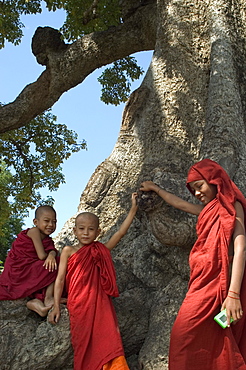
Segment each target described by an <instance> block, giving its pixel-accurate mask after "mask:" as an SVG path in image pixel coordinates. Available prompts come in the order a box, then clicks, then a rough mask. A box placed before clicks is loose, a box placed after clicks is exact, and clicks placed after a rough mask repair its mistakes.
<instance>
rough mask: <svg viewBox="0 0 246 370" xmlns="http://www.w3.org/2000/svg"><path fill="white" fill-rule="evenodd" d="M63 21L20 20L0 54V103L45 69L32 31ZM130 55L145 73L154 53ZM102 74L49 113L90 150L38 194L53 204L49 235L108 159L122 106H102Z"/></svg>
mask: <svg viewBox="0 0 246 370" xmlns="http://www.w3.org/2000/svg"><path fill="white" fill-rule="evenodd" d="M63 20H64V13H63V12H62V11H58V12H56V13H50V12H48V11H44V12H43V13H42V14H37V15H27V16H23V17H22V22H23V23H24V24H25V26H26V27H25V29H24V37H23V39H22V42H21V44H20V45H19V46H14V45H12V44H7V45H6V47H5V48H4V49H2V50H0V56H1V57H0V81H1V89H0V102H2V103H9V102H11V101H13V100H14V99H15V98H16V96H17V95H18V94H19V93H20V92H21V90H22V89H23V88H24V87H25V86H26V85H27V84H29V83H31V82H34V81H35V80H36V79H37V78H38V76H39V75H40V73H41V72H42V71H43V69H44V67H43V66H41V65H39V64H37V62H36V59H35V57H34V55H33V54H32V52H31V39H32V36H33V34H34V32H35V29H36V28H37V27H38V26H51V27H54V28H59V27H60V26H61V25H62V22H63ZM134 56H135V57H136V58H137V60H138V63H139V65H140V66H141V67H142V68H143V69H144V70H145V71H146V70H147V68H148V66H149V63H150V60H151V56H152V52H143V53H137V54H135V55H134ZM101 72H102V69H99V70H96V71H95V72H93V73H92V74H91V75H90V76H88V77H87V78H86V80H85V81H84V82H83V83H82V84H81V85H79V86H77V87H75V88H73V89H71V90H69V91H68V92H66V93H65V94H63V96H62V97H61V98H60V100H59V101H58V102H57V103H56V104H55V105H54V106H53V107H52V113H53V114H55V115H56V116H57V121H58V122H59V123H64V124H66V125H67V127H68V128H69V129H72V130H74V131H76V132H77V133H78V135H79V140H82V139H85V140H86V142H87V147H88V150H87V151H85V150H81V151H80V152H78V153H74V154H72V155H71V157H70V158H69V159H68V160H67V161H65V162H64V164H63V166H62V168H63V173H64V175H65V181H66V183H65V184H62V185H60V187H59V189H58V190H57V191H56V192H53V193H50V192H48V191H47V190H45V189H44V190H42V191H41V194H42V195H43V196H44V197H46V195H48V194H49V195H52V196H53V198H54V199H55V204H54V207H55V209H56V211H57V219H58V222H57V230H56V232H55V233H54V234H53V236H55V235H56V234H57V233H58V232H59V231H60V230H61V228H62V226H63V225H64V223H65V222H66V221H67V220H68V219H69V218H70V217H72V216H73V215H74V214H75V213H76V212H77V207H78V205H79V199H80V196H81V193H82V192H83V190H84V188H85V186H86V184H87V182H88V180H89V179H90V177H91V175H92V174H93V172H94V170H95V169H96V167H97V166H98V165H99V164H100V163H101V162H103V161H104V160H105V159H106V158H107V157H108V156H109V155H110V153H111V152H112V149H113V147H114V145H115V143H116V140H117V137H118V133H119V129H120V124H121V117H122V113H123V109H124V104H121V105H119V106H117V107H115V106H112V105H106V104H104V103H103V102H101V101H100V89H101V87H100V84H99V83H98V82H97V78H98V77H99V76H100V74H101ZM140 83H141V80H139V81H136V82H134V84H133V85H132V90H134V89H136V88H137V87H139V85H140ZM33 214H34V210H30V212H29V217H27V218H26V219H25V223H26V227H31V226H32V219H33Z"/></svg>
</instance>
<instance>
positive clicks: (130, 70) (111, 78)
mask: <svg viewBox="0 0 246 370" xmlns="http://www.w3.org/2000/svg"><path fill="white" fill-rule="evenodd" d="M141 74H143V70H142V68H141V67H139V66H138V65H137V62H136V59H135V58H134V57H126V58H124V59H120V60H117V61H116V62H114V63H113V66H112V67H109V68H106V69H105V70H104V72H103V73H102V74H101V76H100V77H99V78H98V81H99V82H100V83H101V85H102V95H101V100H102V101H103V102H104V103H106V104H114V105H118V104H120V103H121V102H125V101H126V100H127V99H128V97H129V94H130V92H131V89H130V88H131V82H132V81H134V80H137V79H138V78H139V77H140V76H141Z"/></svg>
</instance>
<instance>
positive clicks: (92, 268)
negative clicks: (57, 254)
mask: <svg viewBox="0 0 246 370" xmlns="http://www.w3.org/2000/svg"><path fill="white" fill-rule="evenodd" d="M66 286H67V292H68V301H67V307H68V310H69V315H70V330H71V338H72V345H73V348H74V369H75V370H101V369H102V368H103V365H105V364H106V363H107V362H109V361H110V360H112V359H113V358H116V357H118V356H124V350H123V346H122V341H121V336H120V332H119V328H118V324H117V318H116V314H115V310H114V307H113V304H112V301H111V297H110V296H114V297H117V296H118V295H119V293H118V288H117V285H116V276H115V270H114V265H113V261H112V258H111V254H110V251H109V249H107V248H106V247H105V246H104V245H103V244H102V243H99V242H93V243H92V244H89V245H85V246H83V247H82V248H80V249H79V250H78V251H77V252H76V253H74V254H72V255H71V256H70V257H69V259H68V267H67V275H66Z"/></svg>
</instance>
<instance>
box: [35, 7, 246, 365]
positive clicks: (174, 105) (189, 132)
mask: <svg viewBox="0 0 246 370" xmlns="http://www.w3.org/2000/svg"><path fill="white" fill-rule="evenodd" d="M157 6H158V9H157V24H158V29H157V37H156V46H155V51H154V54H153V59H152V62H151V65H150V67H149V70H148V72H147V74H146V77H145V79H144V81H143V83H142V85H141V87H140V88H139V89H137V90H136V91H135V92H133V94H132V95H131V97H130V99H129V101H128V103H127V104H126V107H125V111H124V114H123V119H122V125H121V130H120V134H119V137H118V140H117V143H116V145H115V148H114V150H113V152H112V154H111V155H110V156H109V158H108V159H107V160H105V161H104V162H103V163H102V164H101V165H100V166H99V167H98V168H97V169H96V170H95V172H94V174H93V175H92V177H91V179H90V181H89V183H88V185H87V187H86V189H85V190H84V192H83V194H82V196H81V200H80V204H79V207H78V211H79V212H80V211H83V210H90V211H92V212H95V213H96V214H98V215H99V217H100V220H101V227H102V229H103V230H104V234H103V235H102V238H101V240H102V241H105V240H107V239H108V238H109V236H110V235H111V234H112V233H113V232H114V231H115V230H116V229H117V227H118V225H119V224H120V223H121V222H122V220H123V219H124V217H125V215H126V213H127V211H128V209H129V207H130V193H131V192H133V191H135V190H136V189H138V188H139V186H140V184H141V182H142V181H143V180H148V179H151V180H153V181H154V182H156V183H158V184H159V185H160V186H162V187H164V188H165V189H167V190H169V191H171V192H174V193H175V194H178V195H180V196H182V197H184V198H186V199H190V195H189V194H188V191H186V189H185V177H186V173H187V170H188V168H189V166H190V165H191V164H193V163H194V162H195V161H197V160H199V159H202V158H204V157H209V158H211V159H214V160H216V161H218V162H220V164H221V165H222V166H224V168H225V169H226V170H227V171H228V172H229V174H230V175H231V177H232V178H233V180H234V181H235V182H236V183H237V184H238V186H239V187H240V188H241V190H242V191H243V192H244V193H245V194H246V161H245V155H246V148H245V86H246V81H245V76H246V64H245V60H246V58H245V56H246V55H245V54H246V47H245V43H244V40H245V38H246V26H245V18H246V16H245V5H244V0H238V1H229V0H213V1H208V0H203V1H200V0H193V1H190V0H170V1H163V0H159V1H158V2H157ZM73 222H74V217H72V218H71V219H70V220H68V222H67V223H66V224H65V226H64V228H63V230H62V231H61V233H60V234H59V235H58V238H57V239H58V240H57V244H58V245H60V246H62V245H65V244H67V243H72V242H73V240H74V239H73V233H72V227H73ZM195 222H196V218H195V217H193V216H188V215H186V214H184V213H182V212H180V211H177V210H175V209H172V208H171V207H169V206H167V205H166V204H164V203H163V202H162V201H161V200H160V198H158V197H157V196H155V195H153V194H149V195H148V196H142V198H141V202H140V206H139V211H138V213H137V216H136V218H135V220H134V223H133V225H132V226H131V228H130V230H129V232H128V234H127V235H126V236H125V237H124V239H123V240H122V241H121V242H120V243H119V245H118V246H117V247H116V248H115V250H114V251H113V258H114V261H115V266H116V270H117V276H118V284H119V288H120V293H121V295H120V297H119V298H117V299H115V300H114V303H115V307H116V310H117V315H118V318H119V323H120V327H121V333H122V337H123V341H124V346H125V351H126V355H127V359H128V361H129V364H130V368H131V370H135V369H137V368H139V369H144V370H150V369H151V370H153V369H155V370H162V369H166V368H167V361H168V346H169V334H170V330H171V327H172V324H173V321H174V319H175V316H176V314H177V311H178V309H179V306H180V304H181V302H182V299H183V297H184V295H185V292H186V289H187V283H188V278H189V268H188V254H189V250H190V248H191V246H192V244H193V242H194V240H195ZM47 361H48V360H47ZM137 364H138V365H137ZM52 368H53V367H50V369H52ZM40 369H41V367H40Z"/></svg>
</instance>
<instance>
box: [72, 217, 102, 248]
mask: <svg viewBox="0 0 246 370" xmlns="http://www.w3.org/2000/svg"><path fill="white" fill-rule="evenodd" d="M74 234H75V235H76V237H77V238H78V240H79V243H80V244H81V245H88V244H91V243H92V242H93V241H94V240H95V239H96V238H97V237H98V235H99V234H100V229H99V228H98V224H97V222H96V220H95V218H94V217H91V216H84V215H82V216H80V217H78V218H77V221H76V225H75V227H74Z"/></svg>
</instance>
